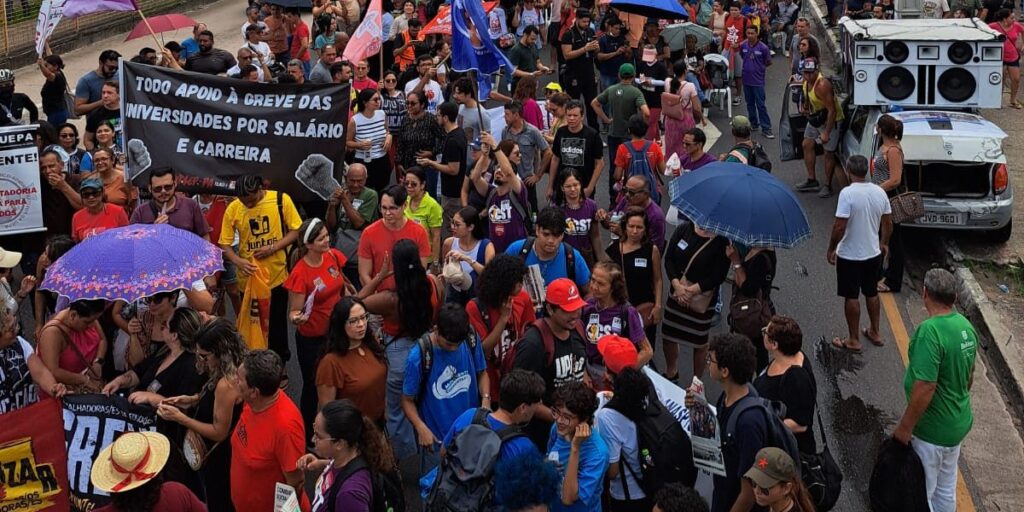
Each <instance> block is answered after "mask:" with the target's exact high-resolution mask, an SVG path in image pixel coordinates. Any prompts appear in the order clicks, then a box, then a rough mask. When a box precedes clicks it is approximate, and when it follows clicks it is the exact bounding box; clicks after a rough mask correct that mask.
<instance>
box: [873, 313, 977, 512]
mask: <svg viewBox="0 0 1024 512" xmlns="http://www.w3.org/2000/svg"><path fill="white" fill-rule="evenodd" d="M878 296H879V297H880V299H881V302H882V310H883V311H884V312H885V318H886V319H887V320H888V321H889V329H891V330H892V336H893V338H896V347H897V348H898V350H899V352H900V358H901V359H903V366H904V367H906V366H907V361H908V360H909V359H908V356H907V350H908V349H909V348H910V336H908V335H907V326H906V325H904V324H903V315H900V310H899V307H898V306H897V305H896V299H894V298H893V294H892V293H879V294H878ZM956 497H957V498H956V512H976V510H977V509H976V508H975V507H974V498H973V497H971V492H970V491H969V490H968V489H967V482H965V481H964V475H963V473H961V472H960V468H957V470H956Z"/></svg>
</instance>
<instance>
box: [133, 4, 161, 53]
mask: <svg viewBox="0 0 1024 512" xmlns="http://www.w3.org/2000/svg"><path fill="white" fill-rule="evenodd" d="M135 12H137V13H139V17H140V18H142V22H143V23H145V24H146V28H148V29H149V35H151V36H153V42H154V43H156V46H157V48H163V47H164V45H162V44H160V40H159V39H157V38H156V32H154V31H153V26H152V25H150V24H149V20H148V19H146V15H145V14H143V13H142V9H141V8H140V9H136V10H135Z"/></svg>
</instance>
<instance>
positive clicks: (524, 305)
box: [466, 290, 537, 403]
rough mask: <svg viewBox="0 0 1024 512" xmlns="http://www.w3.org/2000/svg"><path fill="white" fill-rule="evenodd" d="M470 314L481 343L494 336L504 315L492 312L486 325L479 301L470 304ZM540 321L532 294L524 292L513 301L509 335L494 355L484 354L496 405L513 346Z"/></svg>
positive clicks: (508, 328) (502, 334)
mask: <svg viewBox="0 0 1024 512" xmlns="http://www.w3.org/2000/svg"><path fill="white" fill-rule="evenodd" d="M466 314H467V315H469V325H471V326H473V329H474V330H475V331H476V333H477V335H478V336H480V339H481V340H483V339H484V338H486V337H487V335H488V334H490V332H491V329H492V328H493V326H494V324H496V323H498V318H499V317H501V311H499V310H497V309H490V308H488V310H487V315H488V321H487V322H485V321H484V317H483V315H482V314H480V308H478V307H477V301H475V300H471V301H469V302H468V303H467V304H466ZM536 319H537V315H536V314H535V313H534V311H533V302H532V301H531V300H530V294H528V293H526V290H520V291H519V294H518V295H516V296H515V297H513V298H512V316H511V318H509V321H508V323H506V324H505V332H503V333H501V340H499V341H498V344H497V345H495V346H494V351H493V352H490V353H486V354H484V358H485V359H487V377H488V378H489V379H490V382H491V397H492V398H491V400H492V401H494V402H495V403H497V400H498V390H499V388H500V387H501V386H500V384H501V379H500V377H501V376H500V375H498V369H499V368H500V367H501V360H502V359H504V357H505V354H506V353H508V351H509V349H511V348H512V344H513V343H515V342H516V341H517V340H519V338H521V337H523V333H524V332H526V328H527V327H528V326H529V325H530V324H531V323H533V321H534V320H536Z"/></svg>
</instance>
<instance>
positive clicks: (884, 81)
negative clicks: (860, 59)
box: [878, 46, 916, 101]
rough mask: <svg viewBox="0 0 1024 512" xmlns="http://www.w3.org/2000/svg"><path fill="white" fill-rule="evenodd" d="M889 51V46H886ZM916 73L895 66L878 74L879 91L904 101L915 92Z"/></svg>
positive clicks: (887, 96)
mask: <svg viewBox="0 0 1024 512" xmlns="http://www.w3.org/2000/svg"><path fill="white" fill-rule="evenodd" d="M886 51H888V46H887V47H886ZM915 86H916V80H914V75H913V74H911V73H910V71H909V70H908V69H907V68H904V67H899V66H893V67H890V68H886V69H885V70H884V71H882V72H881V73H880V74H879V75H878V92H880V93H882V96H885V97H886V98H887V99H889V100H892V101H902V100H905V99H907V98H909V97H910V95H911V94H914V89H915V88H916V87H915Z"/></svg>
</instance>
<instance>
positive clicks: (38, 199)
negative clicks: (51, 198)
mask: <svg viewBox="0 0 1024 512" xmlns="http://www.w3.org/2000/svg"><path fill="white" fill-rule="evenodd" d="M36 128H37V126H36V125H28V126H7V127H4V128H0V236H2V235H16V234H18V233H30V232H33V231H42V230H44V229H46V228H45V227H44V226H43V205H42V196H41V195H40V191H39V190H40V189H39V187H40V184H41V182H40V180H41V176H40V174H39V149H38V148H37V147H36V140H35V133H36Z"/></svg>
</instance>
